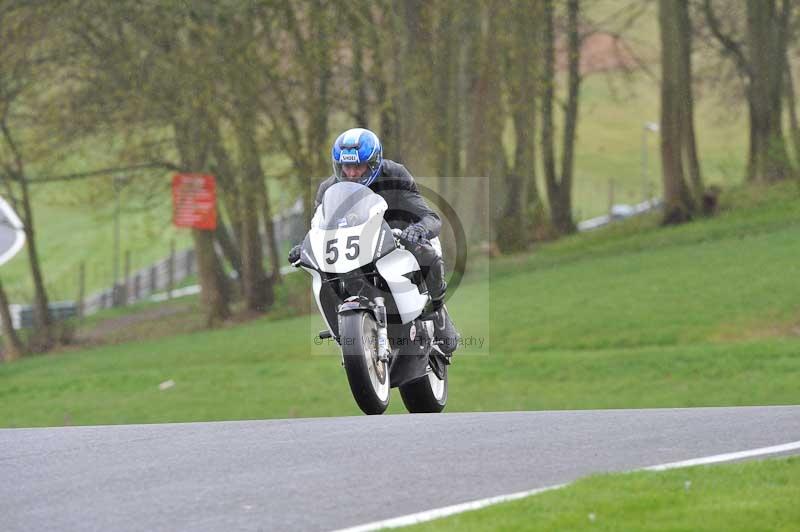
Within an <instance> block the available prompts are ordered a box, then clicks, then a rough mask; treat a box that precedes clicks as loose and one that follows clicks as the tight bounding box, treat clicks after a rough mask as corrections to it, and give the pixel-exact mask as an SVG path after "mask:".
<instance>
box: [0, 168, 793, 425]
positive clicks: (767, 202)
mask: <svg viewBox="0 0 800 532" xmlns="http://www.w3.org/2000/svg"><path fill="white" fill-rule="evenodd" d="M798 199H800V189H799V188H798V187H797V185H795V184H787V185H783V186H778V187H773V188H770V189H740V190H738V191H735V192H734V193H730V194H728V195H726V196H724V198H723V201H724V205H725V206H727V207H728V208H729V209H730V210H724V211H723V212H722V213H721V214H720V215H719V216H718V217H716V218H713V219H708V220H702V221H698V222H696V223H693V224H689V225H686V226H682V227H677V228H670V229H660V228H658V226H657V224H656V220H655V219H640V220H631V221H630V222H627V223H621V224H619V225H617V226H614V227H612V228H611V229H609V230H604V231H598V232H596V233H590V234H582V235H576V236H574V237H571V238H569V239H565V240H563V241H560V242H557V243H554V244H550V245H546V246H543V247H541V248H540V249H539V250H537V251H535V252H534V253H532V254H528V255H519V256H514V257H509V258H504V259H500V260H497V261H494V262H492V264H491V265H490V268H489V269H490V272H491V273H490V275H489V276H488V277H484V278H483V279H473V280H470V281H468V282H466V283H465V284H463V285H462V286H461V288H460V289H459V290H458V291H457V293H455V294H454V297H453V298H452V300H451V301H450V302H449V304H448V306H449V307H450V309H451V313H452V315H453V317H454V320H455V321H456V324H457V325H458V326H459V328H460V329H461V331H462V333H463V334H464V336H465V337H467V338H469V337H473V338H474V340H473V345H471V346H467V347H465V348H463V349H462V350H460V351H459V352H458V353H457V356H456V360H455V363H454V365H453V367H452V372H451V389H450V400H449V404H448V411H450V412H454V411H475V410H484V411H488V410H516V409H526V410H528V409H575V408H622V407H626V408H635V407H656V406H658V407H667V406H671V407H678V406H700V405H756V404H785V403H797V402H798V400H800V396H798V389H797V385H796V384H797V383H796V378H795V375H796V374H797V371H798V370H800V356H798V352H799V351H798V347H800V304H798V301H800V286H798V284H797V283H796V278H797V274H798V273H800V272H798V265H797V260H796V257H797V253H798V240H797V237H796V235H797V230H798V225H800V216H798V215H800V202H798ZM734 207H735V208H734ZM302 282H305V281H302ZM320 328H321V327H320V320H319V318H318V317H317V316H316V315H311V316H299V317H293V318H287V319H275V318H263V319H259V320H256V321H252V322H249V323H247V324H244V325H239V326H236V327H230V328H227V329H221V330H215V331H201V332H195V333H192V334H180V335H176V336H165V337H161V338H156V337H153V338H151V339H149V340H148V339H142V340H140V341H138V342H136V343H121V344H118V345H110V346H102V347H97V348H94V349H84V350H76V351H71V352H68V353H63V354H60V355H51V356H42V357H33V358H29V359H25V360H22V361H20V362H18V363H15V364H8V365H2V366H0V405H2V406H0V426H6V427H8V426H30V425H62V424H96V423H99V424H105V423H143V422H166V421H199V420H220V419H248V418H267V417H293V416H329V415H350V414H357V413H358V410H357V408H356V406H355V404H354V402H353V401H352V398H351V397H350V392H349V389H348V387H347V382H346V378H345V375H344V372H343V371H342V369H341V367H340V364H339V361H338V359H337V357H336V354H335V353H336V352H335V350H334V349H333V347H332V346H316V345H314V342H313V334H314V332H316V331H318V330H319V329H320ZM481 340H483V344H482V345H481V343H480V341H481ZM169 380H172V381H174V383H175V385H174V387H172V388H169V389H167V390H164V391H160V390H159V384H160V383H162V382H165V381H169ZM398 399H399V397H397V396H395V397H394V398H393V403H392V406H391V407H390V412H401V411H402V405H401V403H400V401H399V400H398Z"/></svg>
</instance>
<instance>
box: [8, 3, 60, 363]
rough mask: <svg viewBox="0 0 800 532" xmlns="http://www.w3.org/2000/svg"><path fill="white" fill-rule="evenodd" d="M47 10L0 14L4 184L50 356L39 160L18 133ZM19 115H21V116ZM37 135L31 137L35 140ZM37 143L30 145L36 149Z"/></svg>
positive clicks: (37, 325)
mask: <svg viewBox="0 0 800 532" xmlns="http://www.w3.org/2000/svg"><path fill="white" fill-rule="evenodd" d="M51 16H52V13H51V12H50V8H49V7H48V6H39V5H33V6H27V5H25V4H23V3H20V4H10V5H7V6H6V9H5V10H2V11H0V42H2V43H3V46H2V47H0V180H2V183H3V186H4V189H5V193H6V195H7V198H8V200H9V202H10V203H11V205H12V206H13V207H14V209H15V210H16V212H17V213H18V214H19V217H20V220H21V221H22V225H23V230H24V232H25V238H26V241H27V246H26V248H27V253H28V264H29V267H30V271H31V279H32V281H33V291H34V293H33V316H34V335H33V349H34V350H35V351H46V350H47V349H50V348H51V347H52V346H53V343H54V341H55V340H54V331H53V321H52V318H51V316H50V312H49V307H48V296H47V290H46V288H45V283H44V275H43V273H42V269H41V265H40V261H39V253H38V247H37V234H36V231H35V220H34V212H33V206H32V205H31V198H30V190H29V182H30V176H29V173H28V169H27V162H29V160H30V159H31V158H35V155H32V153H33V152H34V151H35V150H34V149H33V147H28V148H29V149H28V150H27V153H26V146H23V144H22V142H21V141H20V135H19V134H18V132H16V131H15V129H16V128H18V127H19V126H21V125H22V124H23V123H24V122H25V121H24V119H23V118H21V116H22V114H23V112H22V109H25V108H26V107H27V106H31V105H33V106H35V101H34V99H33V94H32V92H33V91H32V89H33V87H34V85H35V84H36V82H37V81H39V80H40V79H42V78H41V76H45V75H46V74H45V73H44V71H45V69H46V67H47V66H48V65H49V63H50V57H48V53H49V52H50V50H48V49H47V47H46V43H45V36H46V35H47V34H48V25H47V22H48V20H49V18H50V17H51ZM16 111H20V112H19V113H17V112H16ZM35 133H36V132H35V131H29V132H28V135H27V138H30V139H35V138H36V136H35ZM32 143H33V142H31V144H32Z"/></svg>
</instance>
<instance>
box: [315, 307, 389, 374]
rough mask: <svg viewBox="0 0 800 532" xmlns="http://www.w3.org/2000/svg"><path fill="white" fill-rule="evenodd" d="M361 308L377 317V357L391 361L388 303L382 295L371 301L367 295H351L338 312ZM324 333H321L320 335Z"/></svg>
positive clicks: (383, 360)
mask: <svg viewBox="0 0 800 532" xmlns="http://www.w3.org/2000/svg"><path fill="white" fill-rule="evenodd" d="M354 310H361V311H367V312H371V313H372V315H373V316H374V317H375V322H376V324H377V326H378V352H377V357H378V360H380V361H381V362H387V363H388V362H389V354H390V353H391V352H392V347H391V345H390V344H389V331H388V326H389V323H388V321H387V319H386V303H385V300H384V299H383V298H382V297H376V298H375V299H374V300H373V301H369V300H368V299H367V298H365V297H351V298H348V299H346V300H345V302H344V303H342V304H341V305H339V309H338V312H339V314H341V313H342V312H347V311H354ZM321 336H322V335H321V334H320V337H321Z"/></svg>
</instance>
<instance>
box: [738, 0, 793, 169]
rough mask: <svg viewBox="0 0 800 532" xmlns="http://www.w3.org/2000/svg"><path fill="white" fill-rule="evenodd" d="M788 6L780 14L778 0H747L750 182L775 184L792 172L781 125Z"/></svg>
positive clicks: (785, 5)
mask: <svg viewBox="0 0 800 532" xmlns="http://www.w3.org/2000/svg"><path fill="white" fill-rule="evenodd" d="M789 6H790V2H789V0H784V2H783V9H782V10H781V11H780V12H779V11H778V6H777V2H776V0H747V44H748V48H747V50H748V64H749V66H750V72H751V75H750V86H749V87H748V96H749V98H750V102H751V105H750V127H751V129H752V132H753V142H752V147H751V148H752V151H751V153H750V160H751V162H750V165H749V167H750V174H749V176H748V177H749V179H750V180H751V181H764V182H773V181H778V180H781V179H785V178H787V177H789V176H790V175H791V173H792V172H791V166H790V164H789V156H788V153H787V151H786V141H785V139H784V136H783V128H782V124H781V120H782V93H783V89H784V83H783V71H784V69H783V66H784V58H785V57H786V33H787V24H788V12H789Z"/></svg>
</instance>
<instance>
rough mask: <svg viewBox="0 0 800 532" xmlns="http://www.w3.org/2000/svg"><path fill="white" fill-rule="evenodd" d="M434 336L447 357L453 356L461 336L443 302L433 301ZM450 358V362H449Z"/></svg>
mask: <svg viewBox="0 0 800 532" xmlns="http://www.w3.org/2000/svg"><path fill="white" fill-rule="evenodd" d="M433 309H434V312H433V335H434V339H435V340H436V342H437V345H438V346H439V349H440V350H441V351H442V353H444V354H445V355H452V354H453V352H454V351H455V350H456V348H457V347H458V340H459V339H460V338H461V336H460V335H459V334H458V331H457V330H456V326H455V325H453V320H451V319H450V314H449V313H448V312H447V307H446V306H445V304H444V302H443V301H442V300H438V301H436V300H434V301H433ZM449 358H450V357H448V362H449Z"/></svg>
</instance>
